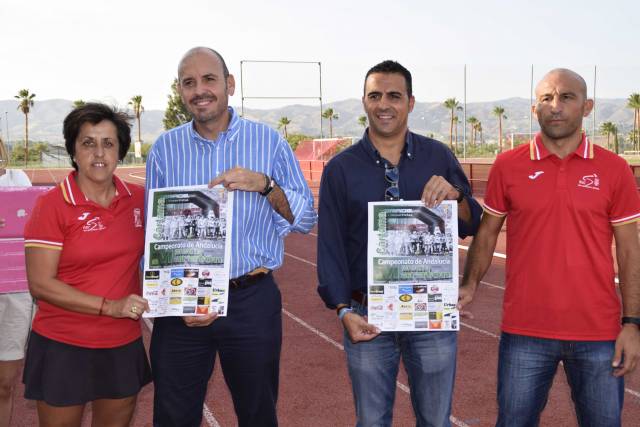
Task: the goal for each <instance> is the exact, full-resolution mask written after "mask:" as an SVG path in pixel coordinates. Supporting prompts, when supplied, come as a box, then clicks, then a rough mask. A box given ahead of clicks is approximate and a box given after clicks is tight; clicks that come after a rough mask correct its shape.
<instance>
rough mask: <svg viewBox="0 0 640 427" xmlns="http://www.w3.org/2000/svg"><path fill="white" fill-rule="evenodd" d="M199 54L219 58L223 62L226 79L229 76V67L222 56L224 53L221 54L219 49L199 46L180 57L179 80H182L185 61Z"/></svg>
mask: <svg viewBox="0 0 640 427" xmlns="http://www.w3.org/2000/svg"><path fill="white" fill-rule="evenodd" d="M199 54H205V55H211V56H213V57H215V58H217V59H218V61H220V63H221V64H222V72H223V74H224V78H225V79H226V78H227V77H229V69H228V68H227V64H226V62H224V58H223V57H222V55H220V54H219V53H218V52H217V51H215V50H213V49H211V48H210V47H204V46H197V47H194V48H191V49H189V50H188V51H187V53H185V54H184V55H183V56H182V59H180V63H179V64H178V81H180V77H181V76H182V66H183V65H184V63H185V61H187V60H188V59H191V58H192V57H193V56H195V55H199Z"/></svg>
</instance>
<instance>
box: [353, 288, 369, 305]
mask: <svg viewBox="0 0 640 427" xmlns="http://www.w3.org/2000/svg"><path fill="white" fill-rule="evenodd" d="M351 299H352V300H354V301H355V302H357V303H358V304H360V305H363V306H366V305H367V293H366V292H362V291H352V292H351Z"/></svg>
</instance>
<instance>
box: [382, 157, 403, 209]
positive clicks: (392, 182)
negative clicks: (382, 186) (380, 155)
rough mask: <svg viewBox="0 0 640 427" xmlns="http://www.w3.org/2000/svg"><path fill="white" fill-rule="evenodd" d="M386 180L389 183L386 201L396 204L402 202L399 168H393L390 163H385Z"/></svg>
mask: <svg viewBox="0 0 640 427" xmlns="http://www.w3.org/2000/svg"><path fill="white" fill-rule="evenodd" d="M384 178H385V179H386V181H387V188H386V190H385V191H384V200H385V201H387V202H395V201H398V200H400V188H398V181H399V180H400V171H399V170H398V167H397V166H393V167H392V166H391V165H390V164H389V163H387V162H385V164H384Z"/></svg>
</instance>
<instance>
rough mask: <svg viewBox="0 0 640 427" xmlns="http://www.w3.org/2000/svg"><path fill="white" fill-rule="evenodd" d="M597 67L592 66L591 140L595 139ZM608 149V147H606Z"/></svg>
mask: <svg viewBox="0 0 640 427" xmlns="http://www.w3.org/2000/svg"><path fill="white" fill-rule="evenodd" d="M597 68H598V66H597V65H594V66H593V123H592V124H591V138H593V139H594V140H595V139H596V75H597ZM607 148H608V147H607Z"/></svg>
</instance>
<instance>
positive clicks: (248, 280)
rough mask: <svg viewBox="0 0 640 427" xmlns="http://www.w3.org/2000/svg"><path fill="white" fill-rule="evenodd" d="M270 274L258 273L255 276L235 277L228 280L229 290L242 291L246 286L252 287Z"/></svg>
mask: <svg viewBox="0 0 640 427" xmlns="http://www.w3.org/2000/svg"><path fill="white" fill-rule="evenodd" d="M268 274H271V272H270V271H269V272H260V273H256V274H243V275H242V276H239V277H236V278H235V279H230V280H229V289H243V288H246V287H247V286H250V285H252V284H253V283H255V282H257V281H258V280H259V279H262V278H263V277H265V276H266V275H268Z"/></svg>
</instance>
